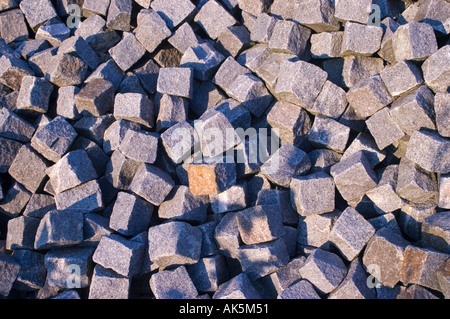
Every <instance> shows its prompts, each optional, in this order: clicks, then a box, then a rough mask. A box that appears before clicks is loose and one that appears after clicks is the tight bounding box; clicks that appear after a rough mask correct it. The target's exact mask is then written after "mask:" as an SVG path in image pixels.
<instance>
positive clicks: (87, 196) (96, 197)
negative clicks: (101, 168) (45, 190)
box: [55, 179, 103, 213]
mask: <svg viewBox="0 0 450 319" xmlns="http://www.w3.org/2000/svg"><path fill="white" fill-rule="evenodd" d="M55 202H56V208H58V209H59V210H69V211H70V210H74V211H76V210H78V211H83V212H85V213H89V212H97V211H100V210H102V209H103V197H102V190H101V188H100V185H99V184H98V181H97V180H95V179H94V180H91V181H89V182H87V183H84V184H81V185H79V186H77V187H74V188H71V189H69V190H67V191H65V192H62V193H59V194H57V195H56V196H55Z"/></svg>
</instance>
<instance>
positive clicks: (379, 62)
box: [342, 55, 384, 88]
mask: <svg viewBox="0 0 450 319" xmlns="http://www.w3.org/2000/svg"><path fill="white" fill-rule="evenodd" d="M383 69H384V61H383V59H380V58H376V57H368V56H362V55H350V56H346V57H344V65H343V68H342V76H343V78H344V83H345V86H347V87H349V88H351V87H353V86H355V85H356V84H357V83H358V82H360V81H361V80H364V79H366V78H368V77H371V76H375V75H377V74H379V73H380V72H381V71H382V70H383Z"/></svg>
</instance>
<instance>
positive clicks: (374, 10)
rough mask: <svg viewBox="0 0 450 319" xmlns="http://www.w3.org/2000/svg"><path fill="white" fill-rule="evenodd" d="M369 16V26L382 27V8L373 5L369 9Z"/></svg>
mask: <svg viewBox="0 0 450 319" xmlns="http://www.w3.org/2000/svg"><path fill="white" fill-rule="evenodd" d="M367 11H368V13H370V15H369V19H368V20H367V25H373V26H376V27H379V26H381V8H380V6H379V5H377V4H372V5H371V6H370V7H369V8H368V9H367Z"/></svg>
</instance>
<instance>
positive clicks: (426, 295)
mask: <svg viewBox="0 0 450 319" xmlns="http://www.w3.org/2000/svg"><path fill="white" fill-rule="evenodd" d="M396 298H397V299H439V298H438V296H436V294H434V293H432V292H431V291H430V290H428V289H426V288H424V287H422V286H419V285H411V286H409V287H408V288H405V287H401V289H400V293H399V294H398V295H397V296H396Z"/></svg>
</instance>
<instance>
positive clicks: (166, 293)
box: [150, 266, 198, 299]
mask: <svg viewBox="0 0 450 319" xmlns="http://www.w3.org/2000/svg"><path fill="white" fill-rule="evenodd" d="M150 288H151V289H152V292H153V294H154V295H155V298H156V299H195V298H197V297H198V291H197V288H196V287H195V285H194V282H193V281H192V279H191V277H190V276H189V273H188V272H187V270H186V267H184V266H180V267H177V268H176V269H174V270H162V271H159V272H157V273H156V274H154V275H152V276H151V277H150Z"/></svg>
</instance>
